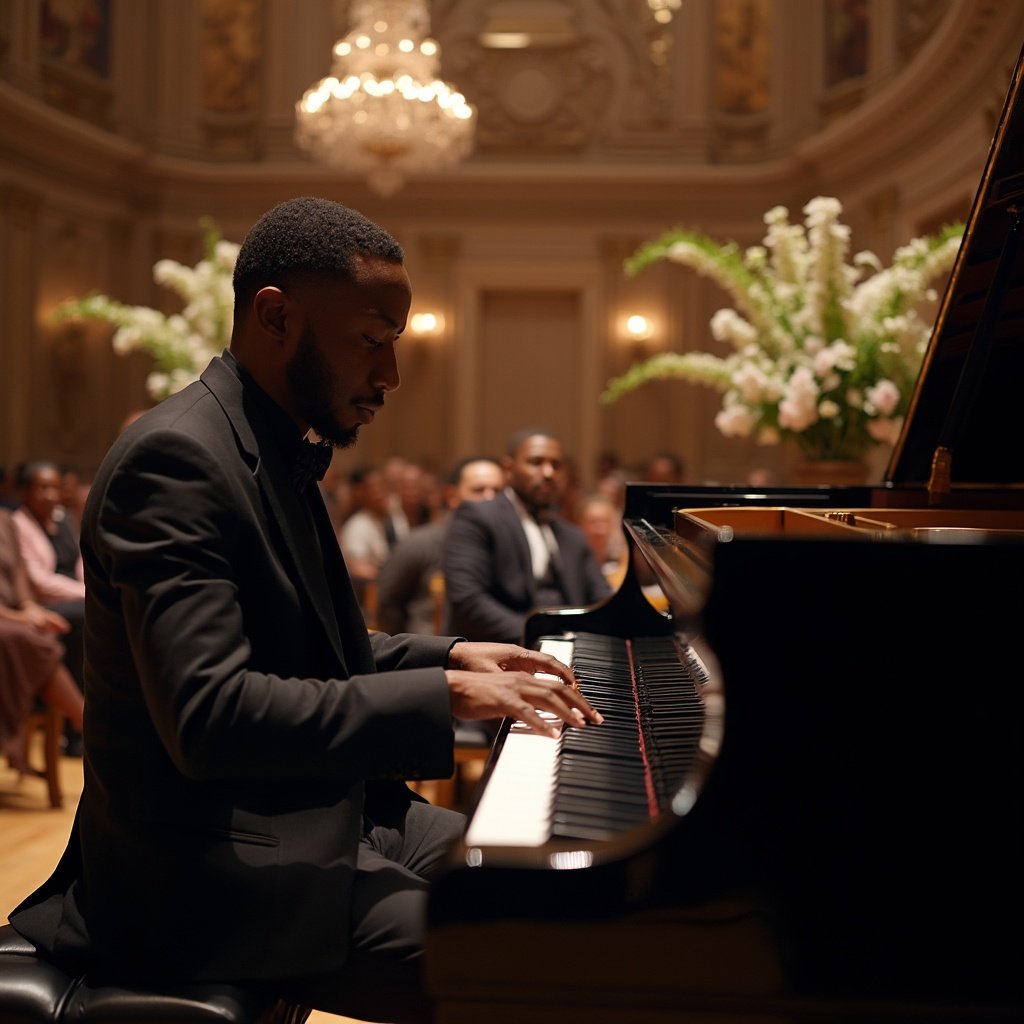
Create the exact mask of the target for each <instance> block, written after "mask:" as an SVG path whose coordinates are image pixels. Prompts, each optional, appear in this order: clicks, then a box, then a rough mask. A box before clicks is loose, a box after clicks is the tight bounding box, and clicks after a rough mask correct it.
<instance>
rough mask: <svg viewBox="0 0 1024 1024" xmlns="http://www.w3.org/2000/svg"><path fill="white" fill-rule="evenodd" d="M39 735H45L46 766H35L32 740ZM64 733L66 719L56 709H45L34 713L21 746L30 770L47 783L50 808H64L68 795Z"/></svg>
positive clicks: (24, 726)
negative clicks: (62, 777) (64, 780)
mask: <svg viewBox="0 0 1024 1024" xmlns="http://www.w3.org/2000/svg"><path fill="white" fill-rule="evenodd" d="M37 732H42V734H43V757H42V766H41V767H35V766H34V765H33V764H32V754H33V744H32V740H33V738H34V737H35V734H36V733H37ZM63 733H64V715H63V714H62V713H61V712H60V711H58V710H57V709H56V708H49V707H42V708H39V709H38V710H36V711H33V712H32V713H31V714H30V715H28V717H27V718H26V719H25V721H24V722H23V723H22V726H21V743H22V749H23V750H24V751H25V758H26V760H27V761H28V764H29V769H30V770H31V771H32V772H33V773H34V774H37V775H39V776H40V778H43V779H45V780H46V789H47V794H48V796H49V800H50V806H51V807H53V808H55V809H59V808H60V807H63V805H64V793H63V790H62V789H61V784H60V758H61V749H60V739H61V736H62V735H63Z"/></svg>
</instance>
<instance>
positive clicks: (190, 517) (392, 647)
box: [83, 430, 452, 780]
mask: <svg viewBox="0 0 1024 1024" xmlns="http://www.w3.org/2000/svg"><path fill="white" fill-rule="evenodd" d="M230 454H231V456H232V457H231V458H228V457H227V456H228V453H227V452H226V451H218V450H217V449H216V448H215V447H214V446H212V445H211V444H210V443H209V441H208V439H207V438H205V437H196V436H193V435H192V434H190V433H185V432H181V431H177V430H160V431H153V432H151V433H149V434H146V435H144V436H143V437H142V438H141V439H140V440H139V441H138V442H136V443H134V444H132V445H131V446H130V447H127V448H126V450H125V451H124V452H123V453H122V456H121V460H120V464H119V465H117V466H116V467H115V468H114V469H113V471H112V473H111V474H109V475H108V477H107V479H106V481H105V486H104V493H103V494H102V495H96V496H95V497H96V501H97V507H98V512H97V514H96V516H94V517H93V521H92V522H91V523H90V524H89V529H88V532H87V533H84V534H83V540H84V542H85V543H84V547H85V548H86V550H87V554H86V572H87V581H88V586H89V600H90V602H91V603H90V609H89V612H90V617H89V620H88V621H89V628H90V629H91V630H93V631H94V633H96V634H97V636H99V635H108V636H110V637H111V638H112V640H113V642H112V644H111V645H110V650H109V655H107V654H103V655H98V656H97V658H98V660H97V662H96V664H95V665H94V668H93V670H94V674H95V675H96V677H97V678H98V679H99V680H100V682H99V683H98V687H99V688H100V692H101V693H102V697H100V696H98V697H97V699H104V700H106V699H107V694H108V693H109V694H110V699H111V700H112V701H115V702H116V701H117V700H126V699H127V700H129V701H135V700H138V699H139V691H141V698H142V700H143V701H144V703H145V709H146V714H147V716H148V719H149V720H150V721H151V722H152V725H153V728H154V729H155V731H156V733H157V734H158V736H159V738H160V741H161V743H162V745H163V747H164V749H165V750H166V752H167V754H168V756H169V757H170V758H171V759H172V761H173V762H174V763H175V765H176V767H177V768H178V770H179V771H181V772H182V773H183V774H185V775H186V776H188V777H190V778H195V779H229V778H230V779H237V778H242V779H261V778H274V779H278V780H280V779H282V778H316V777H337V776H346V777H352V778H367V779H368V778H386V777H390V776H392V775H393V774H394V772H395V768H396V765H401V766H402V768H403V770H405V771H408V772H409V773H410V774H412V773H413V772H415V773H417V774H431V773H432V772H435V771H436V772H443V771H444V770H445V766H446V765H449V764H450V760H451V744H452V733H451V711H450V700H449V695H448V688H447V684H446V680H445V677H444V672H443V669H442V668H441V666H442V665H443V664H444V657H445V656H446V653H445V652H444V651H443V649H442V645H437V648H436V649H435V648H431V647H428V646H426V645H421V644H414V643H412V642H411V641H407V642H402V641H401V640H394V641H392V642H391V643H390V644H389V645H386V648H387V649H386V650H382V652H381V656H382V661H383V665H384V667H387V668H399V667H401V668H403V669H405V670H404V671H402V672H400V673H398V672H385V673H384V674H375V673H373V672H371V673H369V674H364V675H353V676H351V677H350V678H347V679H346V678H340V677H338V675H337V674H336V675H334V676H332V675H331V674H330V672H329V671H328V670H329V669H330V668H332V667H333V668H334V669H335V671H336V672H338V671H339V670H340V665H339V664H338V663H337V656H336V655H335V654H333V652H332V650H331V648H330V645H329V643H328V642H327V640H326V638H325V636H324V634H323V628H322V625H321V624H320V622H319V621H318V619H317V617H316V616H315V615H313V614H310V607H309V604H308V599H305V598H304V597H303V594H302V592H301V591H300V589H299V588H298V586H297V585H296V576H295V571H294V568H293V566H292V565H291V564H290V563H289V562H288V560H287V557H286V548H285V546H284V544H283V541H282V537H281V535H280V533H279V527H278V526H277V524H275V523H274V522H272V521H270V520H269V519H268V517H267V515H266V512H265V508H264V506H263V502H262V497H261V494H260V492H259V489H258V487H257V485H256V483H255V482H254V480H253V477H252V474H251V473H250V472H249V471H248V470H246V469H244V468H242V467H240V465H239V460H238V457H237V455H236V454H235V453H234V452H231V453H230ZM239 469H242V471H241V472H239ZM122 637H124V638H126V639H127V644H128V647H129V649H130V650H129V651H127V652H126V651H124V650H120V649H119V648H118V641H119V639H120V638H122ZM389 639H390V638H389ZM101 649H102V648H101V645H99V644H95V642H94V650H101ZM104 658H106V660H104Z"/></svg>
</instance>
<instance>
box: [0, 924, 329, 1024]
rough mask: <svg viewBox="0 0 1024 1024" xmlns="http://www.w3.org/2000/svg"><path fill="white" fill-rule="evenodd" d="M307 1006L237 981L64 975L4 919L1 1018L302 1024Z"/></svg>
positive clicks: (44, 1022)
mask: <svg viewBox="0 0 1024 1024" xmlns="http://www.w3.org/2000/svg"><path fill="white" fill-rule="evenodd" d="M310 1012H311V1011H310V1010H309V1009H307V1008H306V1007H299V1006H293V1005H291V1004H289V1003H285V1002H283V1001H281V1000H277V1001H273V1000H271V1001H268V1000H267V998H266V997H265V996H262V995H257V994H256V993H254V992H251V991H249V990H248V989H245V988H243V987H241V986H238V985H229V984H223V985H221V984H217V983H214V982H194V983H190V984H181V985H167V986H161V987H145V988H134V987H133V988H127V987H124V986H121V985H114V984H109V983H107V982H106V981H103V982H102V983H100V982H99V981H98V980H96V979H93V978H91V977H90V976H89V975H88V974H83V975H72V974H67V973H65V972H64V971H62V970H61V969H60V968H59V967H57V966H55V965H54V964H52V963H50V962H49V961H47V960H44V959H43V958H42V957H40V956H37V954H36V949H35V947H34V946H33V945H32V943H30V942H28V941H27V940H26V939H23V938H22V937H21V936H20V935H19V934H18V933H17V932H16V931H15V930H14V928H13V926H11V925H9V924H8V925H2V926H0V1024H63V1022H67V1024H72V1022H74V1024H117V1022H122V1024H302V1022H303V1021H305V1020H306V1018H307V1017H308V1016H309V1014H310Z"/></svg>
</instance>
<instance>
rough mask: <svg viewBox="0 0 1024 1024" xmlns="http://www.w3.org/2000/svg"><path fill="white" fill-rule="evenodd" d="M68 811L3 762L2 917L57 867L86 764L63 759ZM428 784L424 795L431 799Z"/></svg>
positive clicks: (323, 1022) (334, 1023)
mask: <svg viewBox="0 0 1024 1024" xmlns="http://www.w3.org/2000/svg"><path fill="white" fill-rule="evenodd" d="M61 779H62V783H63V787H64V807H63V808H62V809H61V810H53V809H52V808H51V807H50V805H49V802H48V801H47V797H46V783H45V782H44V781H43V780H42V779H36V778H32V777H25V778H23V779H20V780H19V778H18V775H17V773H16V772H14V771H12V770H11V769H10V768H9V767H8V765H7V762H6V761H5V760H3V759H2V758H0V915H2V921H3V923H6V922H7V917H8V915H9V914H10V912H11V911H12V910H13V909H14V908H15V907H16V906H17V905H18V903H20V902H21V900H22V899H23V898H24V897H25V896H27V895H28V894H29V893H30V892H32V890H33V889H35V888H36V886H38V885H39V884H40V883H42V882H44V881H45V880H46V878H47V877H48V876H49V874H50V872H51V870H52V869H53V866H54V865H55V864H56V863H57V860H58V859H59V857H60V855H61V853H62V852H63V850H64V846H65V844H66V843H67V838H68V834H69V832H70V831H71V822H72V820H73V819H74V816H75V807H76V806H77V803H78V796H79V794H80V793H81V791H82V761H81V759H80V758H74V757H65V758H62V759H61ZM429 786H430V784H429V783H425V784H423V790H422V791H423V793H424V796H426V797H427V798H428V799H430V797H431V792H430V791H429ZM352 1020H353V1018H351V1017H337V1016H334V1015H333V1014H329V1013H321V1012H320V1011H319V1010H315V1011H314V1012H313V1014H312V1016H310V1018H309V1024H345V1022H349V1021H352Z"/></svg>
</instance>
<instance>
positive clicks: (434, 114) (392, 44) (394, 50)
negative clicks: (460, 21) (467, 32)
mask: <svg viewBox="0 0 1024 1024" xmlns="http://www.w3.org/2000/svg"><path fill="white" fill-rule="evenodd" d="M352 26H353V27H352V29H351V31H350V32H349V33H348V35H346V36H345V37H344V38H342V39H339V40H338V42H337V43H335V44H334V63H333V65H332V67H331V74H330V75H328V76H327V77H326V78H322V79H321V80H320V81H319V82H317V83H316V84H315V85H314V86H312V87H311V88H309V89H307V90H306V92H305V94H304V95H303V97H302V99H301V100H300V101H299V102H298V103H297V104H296V106H295V120H296V124H295V141H296V144H297V145H299V146H300V147H301V148H302V149H304V150H306V151H307V152H309V153H310V154H311V155H312V156H313V157H315V158H316V159H317V160H321V161H323V162H324V163H327V164H330V165H332V166H335V167H343V168H345V169H347V170H350V171H355V172H357V173H360V174H364V175H365V176H366V178H367V180H368V183H369V185H370V187H371V188H372V189H373V190H374V191H375V192H377V193H379V194H380V195H391V194H392V193H393V192H395V191H396V190H397V189H398V188H400V187H401V185H402V184H403V183H404V182H405V180H406V178H407V177H408V176H410V175H414V174H419V173H422V172H427V173H429V172H431V171H438V170H442V169H444V168H446V167H450V166H452V165H453V164H455V163H458V162H459V161H460V160H462V159H463V158H464V157H466V156H467V155H468V154H469V152H470V150H471V149H472V147H473V129H474V124H475V117H476V111H475V110H474V108H473V107H472V106H471V105H470V104H469V103H467V102H466V99H465V97H464V96H463V95H462V93H460V92H458V91H456V90H455V89H454V88H453V87H452V86H451V85H449V84H448V83H447V82H443V81H441V80H440V79H439V78H438V77H437V73H438V66H439V58H440V52H441V51H440V47H439V46H438V44H437V41H436V40H434V39H431V38H430V37H429V35H428V33H429V30H430V17H429V14H428V13H427V4H426V0H353V3H352Z"/></svg>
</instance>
